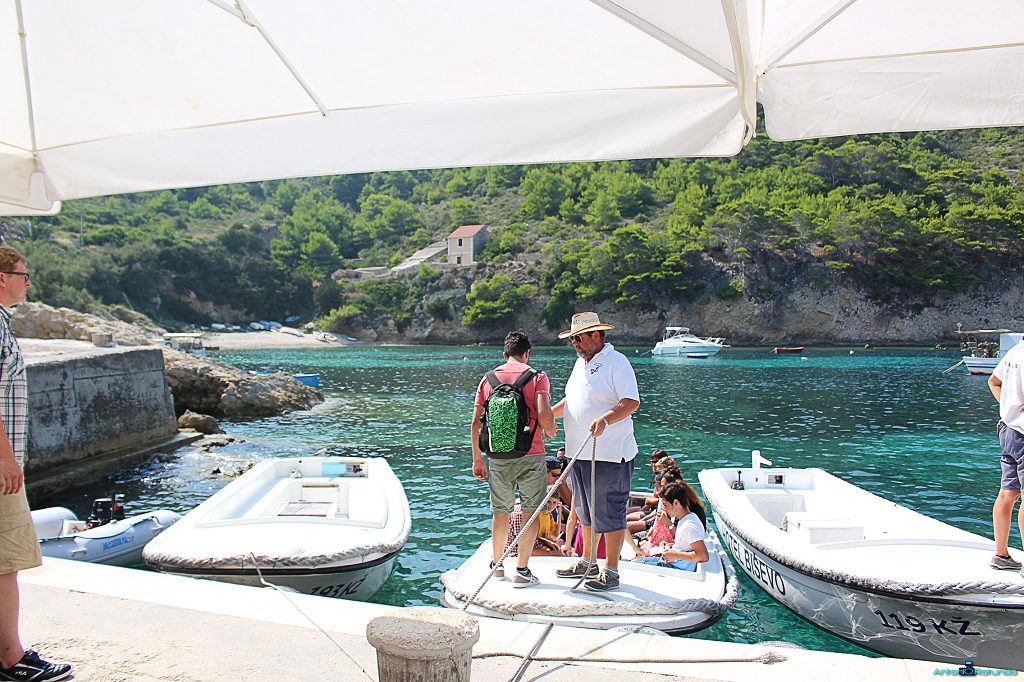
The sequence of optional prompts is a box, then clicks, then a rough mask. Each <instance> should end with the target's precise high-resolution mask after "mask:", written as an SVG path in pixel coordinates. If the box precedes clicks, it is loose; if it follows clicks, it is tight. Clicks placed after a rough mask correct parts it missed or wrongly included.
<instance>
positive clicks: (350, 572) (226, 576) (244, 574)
mask: <svg viewBox="0 0 1024 682" xmlns="http://www.w3.org/2000/svg"><path fill="white" fill-rule="evenodd" d="M397 558H398V553H397V552H395V553H393V554H389V555H387V556H385V557H382V558H380V559H377V560H374V561H368V562H361V563H358V564H351V565H345V566H333V567H327V568H322V569H313V568H310V569H308V570H303V569H290V570H288V571H275V570H274V569H271V568H266V569H264V568H261V569H260V572H257V571H255V570H253V569H244V570H241V569H240V570H233V569H224V570H218V571H195V572H192V571H182V570H180V569H163V570H164V572H166V573H172V574H176V575H184V576H188V577H190V578H203V579H206V580H218V581H220V582H225V583H232V584H234V585H248V586H250V587H263V586H264V585H263V581H266V582H268V583H270V584H271V585H277V586H279V587H284V588H286V589H288V590H291V591H293V592H298V593H300V594H310V595H315V596H319V597H335V598H339V599H351V600H354V601H366V600H367V599H369V598H370V597H372V596H373V595H375V594H376V593H377V592H378V591H379V590H380V588H381V587H383V586H384V583H385V582H386V581H387V579H388V576H390V575H391V570H392V569H393V568H394V566H395V560H396V559H397ZM260 573H262V580H261V579H260V577H261V575H260Z"/></svg>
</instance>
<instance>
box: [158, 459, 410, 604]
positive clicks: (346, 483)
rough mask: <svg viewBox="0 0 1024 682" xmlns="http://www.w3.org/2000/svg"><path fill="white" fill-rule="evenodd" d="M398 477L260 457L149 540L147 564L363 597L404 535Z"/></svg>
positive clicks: (377, 466)
mask: <svg viewBox="0 0 1024 682" xmlns="http://www.w3.org/2000/svg"><path fill="white" fill-rule="evenodd" d="M409 527H410V518H409V502H408V500H407V499H406V496H405V490H404V489H403V488H402V484H401V482H400V481H399V480H398V478H397V477H396V476H395V474H394V473H393V472H392V470H391V467H390V466H388V463H387V460H385V459H382V458H377V457H291V458H282V459H273V460H267V461H264V462H260V463H259V464H257V465H256V466H254V467H253V468H252V469H250V470H249V471H247V472H246V473H244V474H243V475H242V476H240V477H239V478H237V479H236V480H234V481H232V482H231V483H229V484H228V485H227V486H225V487H224V488H223V489H222V490H220V491H219V492H217V493H215V494H214V495H213V496H212V497H211V498H210V499H208V500H207V501H205V502H203V503H202V504H200V505H199V506H198V507H196V508H195V509H193V510H192V511H191V512H189V513H188V514H186V515H185V517H184V518H183V519H182V520H181V521H180V522H179V523H177V524H176V525H175V526H174V527H173V528H171V529H170V530H168V531H167V532H166V533H164V534H162V535H161V536H160V537H159V538H157V540H156V541H154V542H152V543H150V544H149V546H147V547H146V550H145V552H144V553H143V558H144V559H145V560H146V563H147V564H149V565H150V566H152V567H154V568H156V569H159V570H161V571H166V572H168V573H176V574H179V575H190V576H195V577H199V578H211V579H214V580H222V581H225V582H231V583H239V584H243V585H260V584H262V583H261V580H260V578H261V576H262V578H263V579H264V580H266V581H267V582H269V583H272V584H275V585H280V586H283V587H287V588H290V589H293V590H295V591H297V592H301V593H304V594H315V595H320V596H325V597H344V598H346V599H355V600H364V599H369V598H370V597H371V596H373V594H374V593H376V592H377V590H379V589H380V587H381V585H383V584H384V581H385V580H386V579H387V577H388V575H389V574H390V573H391V568H392V566H393V565H394V562H395V559H396V557H397V556H398V552H399V551H400V550H401V549H402V547H403V546H404V545H405V541H406V539H407V538H408V536H409Z"/></svg>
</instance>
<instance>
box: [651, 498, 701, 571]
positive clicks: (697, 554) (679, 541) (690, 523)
mask: <svg viewBox="0 0 1024 682" xmlns="http://www.w3.org/2000/svg"><path fill="white" fill-rule="evenodd" d="M661 499H662V501H663V502H664V505H665V511H666V512H667V513H668V514H669V515H670V516H672V517H674V518H676V519H678V521H677V522H676V535H675V541H674V542H672V543H671V544H670V543H668V542H662V543H661V544H660V546H659V549H660V550H661V556H651V557H644V558H642V559H637V561H638V562H640V563H642V564H651V565H655V566H665V567H669V568H677V569H680V570H683V571H695V570H697V564H699V563H703V562H705V561H707V560H708V558H709V557H708V548H707V546H706V545H705V544H704V539H705V538H706V537H707V515H706V514H705V512H704V504H703V503H702V502H701V501H700V498H699V497H697V492H696V491H695V490H694V489H693V488H691V487H690V486H689V485H688V484H687V483H685V482H683V481H679V482H677V483H672V484H670V485H667V486H665V489H664V490H662V491H661ZM654 551H656V550H654Z"/></svg>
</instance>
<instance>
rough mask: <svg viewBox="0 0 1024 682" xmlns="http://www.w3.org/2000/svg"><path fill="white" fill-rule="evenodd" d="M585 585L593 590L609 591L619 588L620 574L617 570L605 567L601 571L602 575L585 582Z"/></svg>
mask: <svg viewBox="0 0 1024 682" xmlns="http://www.w3.org/2000/svg"><path fill="white" fill-rule="evenodd" d="M583 587H585V588H587V589H588V590H590V591H591V592H607V591H608V590H617V589H619V574H618V573H616V572H615V571H609V570H608V569H605V570H603V571H601V575H599V576H598V577H596V578H594V579H593V580H588V581H587V582H585V583H583Z"/></svg>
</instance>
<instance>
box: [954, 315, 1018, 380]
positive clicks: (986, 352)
mask: <svg viewBox="0 0 1024 682" xmlns="http://www.w3.org/2000/svg"><path fill="white" fill-rule="evenodd" d="M956 333H957V334H959V335H960V352H961V353H962V354H963V355H962V356H961V358H960V360H961V362H962V363H963V365H964V366H965V367H966V368H967V373H968V374H975V375H988V374H992V370H994V369H995V368H996V365H998V364H999V360H1000V359H1002V357H1003V355H1005V354H1006V352H1007V351H1008V350H1010V349H1011V348H1013V347H1014V346H1016V345H1017V344H1018V343H1020V341H1021V339H1024V334H1022V333H1019V332H1012V331H1010V330H1009V329H968V330H963V329H961V328H960V325H957V329H956ZM997 336H998V341H997V340H996V337H997Z"/></svg>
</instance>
